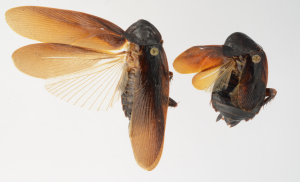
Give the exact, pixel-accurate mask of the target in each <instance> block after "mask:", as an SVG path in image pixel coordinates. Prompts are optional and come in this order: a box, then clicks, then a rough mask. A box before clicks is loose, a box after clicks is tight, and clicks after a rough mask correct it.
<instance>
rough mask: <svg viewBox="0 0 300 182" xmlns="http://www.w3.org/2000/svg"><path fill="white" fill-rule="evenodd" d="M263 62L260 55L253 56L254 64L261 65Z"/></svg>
mask: <svg viewBox="0 0 300 182" xmlns="http://www.w3.org/2000/svg"><path fill="white" fill-rule="evenodd" d="M260 60H261V57H260V56H259V55H254V56H252V61H253V63H259V62H260Z"/></svg>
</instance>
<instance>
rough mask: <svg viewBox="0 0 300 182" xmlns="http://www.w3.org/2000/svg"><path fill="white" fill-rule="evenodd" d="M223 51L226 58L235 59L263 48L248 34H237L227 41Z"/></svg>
mask: <svg viewBox="0 0 300 182" xmlns="http://www.w3.org/2000/svg"><path fill="white" fill-rule="evenodd" d="M222 49H223V50H222V51H223V54H224V56H228V57H233V56H240V55H243V54H249V53H251V52H253V51H258V50H260V49H262V47H261V46H260V45H258V44H257V43H256V42H254V40H252V39H251V38H250V37H248V36H247V35H246V34H244V33H241V32H235V33H233V34H231V35H230V36H229V37H228V38H227V39H226V41H225V43H224V45H223V48H222Z"/></svg>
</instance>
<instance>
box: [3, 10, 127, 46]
mask: <svg viewBox="0 0 300 182" xmlns="http://www.w3.org/2000/svg"><path fill="white" fill-rule="evenodd" d="M5 17H6V22H7V23H8V25H9V26H10V27H11V28H12V29H13V30H14V31H15V32H16V33H18V34H20V35H22V36H24V37H27V38H30V39H34V40H37V41H41V42H47V43H62V44H69V45H76V46H81V47H86V48H91V49H96V50H117V49H120V48H121V47H122V46H123V45H124V44H125V42H126V39H125V37H124V31H123V30H122V29H121V28H120V27H118V26H117V25H115V24H113V23H111V22H109V21H107V20H104V19H102V18H99V17H96V16H93V15H89V14H86V13H81V12H76V11H70V10H61V9H55V8H46V7H37V6H23V7H17V8H12V9H10V10H8V11H7V12H6V14H5Z"/></svg>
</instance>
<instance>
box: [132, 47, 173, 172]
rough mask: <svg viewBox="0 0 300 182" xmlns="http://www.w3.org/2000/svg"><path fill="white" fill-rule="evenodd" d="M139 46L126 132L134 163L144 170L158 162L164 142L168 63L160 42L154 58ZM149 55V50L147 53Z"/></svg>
mask: <svg viewBox="0 0 300 182" xmlns="http://www.w3.org/2000/svg"><path fill="white" fill-rule="evenodd" d="M147 51H149V50H147V49H146V48H145V47H143V49H142V55H141V56H140V65H141V70H140V71H139V72H138V74H137V78H136V81H135V93H134V101H133V110H132V117H131V121H130V126H129V135H130V139H131V144H132V148H133V152H134V156H135V159H136V161H137V163H138V164H139V165H140V166H141V167H142V168H144V169H146V170H149V171H150V170H152V169H154V168H155V167H156V165H157V164H158V162H159V160H160V158H161V155H162V151H163V143H164V133H165V125H166V118H167V110H168V100H169V76H168V72H169V71H168V63H167V59H166V56H165V53H164V50H163V48H162V46H161V45H159V51H160V54H159V55H158V59H157V60H155V61H153V60H149V58H148V57H147V55H146V54H147ZM148 54H149V53H148Z"/></svg>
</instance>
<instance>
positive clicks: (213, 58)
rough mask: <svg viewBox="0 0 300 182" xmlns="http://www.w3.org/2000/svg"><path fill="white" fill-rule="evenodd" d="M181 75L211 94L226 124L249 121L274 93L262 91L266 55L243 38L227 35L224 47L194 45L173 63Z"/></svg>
mask: <svg viewBox="0 0 300 182" xmlns="http://www.w3.org/2000/svg"><path fill="white" fill-rule="evenodd" d="M173 66H174V68H175V70H176V71H177V72H179V73H182V74H188V73H197V72H198V73H197V74H196V75H195V76H194V77H193V80H192V83H193V85H194V87H195V88H196V89H198V90H206V91H207V92H212V98H211V102H212V106H213V108H214V109H215V111H216V112H217V111H219V112H220V114H219V116H218V117H217V121H219V120H220V119H221V118H222V119H224V120H225V122H226V123H227V125H229V126H231V127H232V126H235V125H237V124H238V123H239V122H240V121H241V120H246V121H248V120H249V119H253V118H254V116H255V115H256V114H258V112H259V111H260V109H261V107H262V106H264V105H265V104H267V103H268V102H269V101H271V100H272V99H273V98H274V97H275V96H276V93H277V91H276V90H275V89H272V88H266V86H267V83H268V62H267V56H266V54H265V52H264V50H263V49H262V47H261V46H259V45H258V44H257V43H256V42H254V41H253V40H252V39H251V38H250V37H248V36H247V35H245V34H243V33H240V32H236V33H233V34H231V35H230V36H229V37H228V38H227V39H226V41H225V43H224V45H222V46H221V45H209V46H195V47H192V48H190V49H188V50H186V51H185V52H183V53H182V54H180V55H179V56H178V57H177V58H176V59H175V61H174V63H173Z"/></svg>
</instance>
